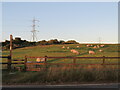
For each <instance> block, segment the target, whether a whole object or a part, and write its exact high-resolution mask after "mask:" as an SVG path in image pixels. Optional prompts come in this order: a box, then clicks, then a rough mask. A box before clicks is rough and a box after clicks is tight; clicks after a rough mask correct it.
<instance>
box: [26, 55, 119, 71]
mask: <svg viewBox="0 0 120 90" xmlns="http://www.w3.org/2000/svg"><path fill="white" fill-rule="evenodd" d="M25 58H26V62H27V61H28V59H34V58H35V59H36V58H44V59H45V61H44V63H36V62H29V63H26V64H25V65H26V70H27V71H40V68H36V69H35V68H33V66H34V65H43V66H45V67H46V66H47V65H59V66H60V65H67V66H75V65H104V66H106V65H120V64H119V63H110V64H108V63H105V60H106V59H117V60H119V59H120V57H105V56H103V57H47V56H45V57H30V56H26V57H25ZM48 59H72V60H73V61H72V63H49V62H47V61H49V60H48ZM77 59H78V60H81V59H102V63H99V64H90V63H88V64H83V63H76V60H77ZM31 66H32V68H30V67H31Z"/></svg>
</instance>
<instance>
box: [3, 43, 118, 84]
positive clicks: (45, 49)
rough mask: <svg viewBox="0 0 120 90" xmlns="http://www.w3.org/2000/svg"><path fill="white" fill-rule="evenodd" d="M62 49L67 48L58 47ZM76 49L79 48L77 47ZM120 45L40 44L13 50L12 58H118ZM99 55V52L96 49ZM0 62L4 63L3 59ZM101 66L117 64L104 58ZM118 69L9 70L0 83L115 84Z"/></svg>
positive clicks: (51, 60)
mask: <svg viewBox="0 0 120 90" xmlns="http://www.w3.org/2000/svg"><path fill="white" fill-rule="evenodd" d="M62 46H65V47H69V48H70V49H67V48H64V49H63V48H62ZM77 46H79V48H77ZM119 47H120V46H119V45H117V44H106V45H105V46H104V47H100V48H96V49H94V48H93V47H86V44H68V45H43V46H34V47H25V48H19V49H15V50H13V59H24V58H25V55H27V56H48V57H51V56H53V57H58V56H60V57H71V56H73V57H101V56H106V57H118V53H119V52H120V51H119V49H118V48H119ZM71 49H75V50H77V51H79V52H80V54H79V55H76V54H74V53H72V52H70V50H71ZM100 49H101V50H103V52H99V50H100ZM89 50H93V51H94V52H95V54H94V55H90V54H89V53H88V51H89ZM2 54H3V56H4V55H9V51H3V52H2ZM35 60H36V59H28V61H35ZM2 62H6V59H3V60H2ZM47 62H48V63H72V62H73V61H72V59H49V60H48V61H47ZM76 63H89V64H92V63H95V64H97V63H102V60H100V59H87V60H85V59H81V60H79V59H77V61H76ZM105 63H118V60H117V59H112V60H110V59H107V60H106V61H105ZM115 67H118V66H108V67H104V66H92V67H91V66H90V65H88V66H86V67H83V66H77V68H66V66H63V67H61V68H58V69H55V68H52V67H50V68H47V69H46V71H44V70H43V71H40V72H18V71H13V73H14V74H10V73H8V72H7V71H3V84H26V83H29V84H30V83H34V84H35V83H36V84H57V83H73V82H76V83H84V82H87V83H88V82H117V81H118V70H116V69H115Z"/></svg>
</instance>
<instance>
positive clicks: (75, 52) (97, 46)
mask: <svg viewBox="0 0 120 90" xmlns="http://www.w3.org/2000/svg"><path fill="white" fill-rule="evenodd" d="M104 46H105V45H92V44H88V45H86V47H92V48H94V49H96V48H101V47H104ZM76 47H77V48H80V46H76ZM62 48H63V49H65V48H66V49H70V47H65V46H62ZM70 51H71V52H72V53H74V54H77V55H79V54H80V52H78V51H77V50H75V49H71V50H70ZM102 51H103V50H101V49H99V52H102ZM88 53H89V54H95V52H94V51H93V50H89V51H88Z"/></svg>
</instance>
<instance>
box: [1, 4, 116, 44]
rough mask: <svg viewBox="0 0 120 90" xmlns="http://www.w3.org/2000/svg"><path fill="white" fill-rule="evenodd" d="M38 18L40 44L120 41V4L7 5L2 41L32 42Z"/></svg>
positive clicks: (3, 18) (5, 6)
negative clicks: (34, 20)
mask: <svg viewBox="0 0 120 90" xmlns="http://www.w3.org/2000/svg"><path fill="white" fill-rule="evenodd" d="M34 17H35V18H36V19H37V20H39V21H40V22H36V25H37V26H38V25H39V27H36V30H38V31H39V32H37V40H38V41H40V40H50V39H58V40H64V41H67V40H76V41H78V42H80V43H82V42H83V43H84V42H99V38H101V42H107V43H111V42H112V43H113V42H118V3H117V2H4V3H2V40H6V39H7V40H9V35H10V34H12V35H13V37H20V38H22V39H25V40H29V41H30V40H32V33H31V30H32V19H33V18H34Z"/></svg>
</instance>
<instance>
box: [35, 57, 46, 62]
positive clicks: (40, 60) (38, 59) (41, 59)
mask: <svg viewBox="0 0 120 90" xmlns="http://www.w3.org/2000/svg"><path fill="white" fill-rule="evenodd" d="M36 62H45V58H37V59H36Z"/></svg>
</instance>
